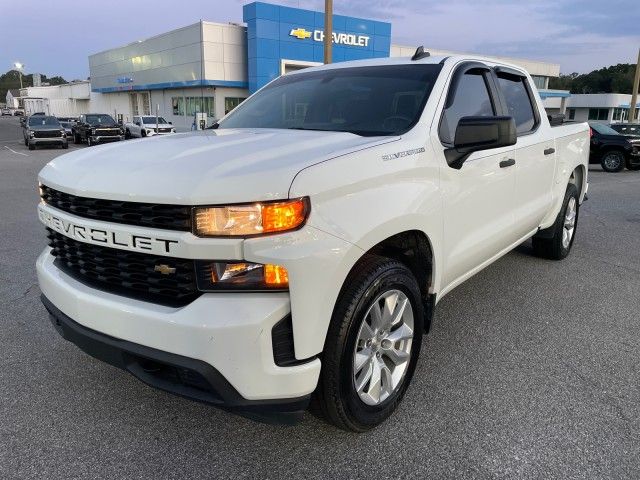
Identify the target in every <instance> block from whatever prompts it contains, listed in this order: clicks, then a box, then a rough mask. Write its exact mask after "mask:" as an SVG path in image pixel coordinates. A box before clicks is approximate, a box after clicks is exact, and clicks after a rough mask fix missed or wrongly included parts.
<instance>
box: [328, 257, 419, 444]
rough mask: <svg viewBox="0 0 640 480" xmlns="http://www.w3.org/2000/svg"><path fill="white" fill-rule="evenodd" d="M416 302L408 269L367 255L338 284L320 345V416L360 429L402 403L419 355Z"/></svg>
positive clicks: (416, 291)
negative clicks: (337, 294) (342, 283)
mask: <svg viewBox="0 0 640 480" xmlns="http://www.w3.org/2000/svg"><path fill="white" fill-rule="evenodd" d="M423 328H424V307H423V304H422V299H421V295H420V289H419V287H418V284H417V282H416V279H415V277H414V276H413V274H412V273H411V271H410V270H409V269H408V268H407V267H406V266H404V265H403V264H401V263H399V262H397V261H395V260H390V259H387V258H384V257H378V256H367V257H365V258H364V259H363V260H362V261H361V262H360V264H358V265H357V266H356V267H355V268H354V271H353V272H352V273H351V274H350V275H349V277H348V278H347V280H346V281H345V286H344V287H343V290H342V292H341V294H340V297H339V299H338V302H337V304H336V307H335V310H334V313H333V316H332V319H331V324H330V326H329V331H328V333H327V339H326V341H325V348H324V351H323V354H322V372H321V374H320V380H319V382H318V389H317V391H316V395H317V397H316V399H317V400H318V403H319V406H320V408H321V410H322V412H323V414H324V416H325V417H326V418H327V419H328V420H329V421H330V422H331V423H333V424H334V425H336V426H337V427H339V428H342V429H344V430H350V431H354V432H363V431H366V430H369V429H370V428H373V427H375V426H376V425H379V424H380V423H382V422H383V421H384V420H385V419H387V418H388V417H389V416H390V415H391V414H392V413H393V411H394V410H395V409H396V408H397V406H398V404H399V403H400V401H401V400H402V397H403V396H404V394H405V392H406V390H407V387H408V386H409V382H410V381H411V377H412V376H413V372H414V370H415V367H416V362H417V359H418V355H419V353H420V343H421V340H422V331H423Z"/></svg>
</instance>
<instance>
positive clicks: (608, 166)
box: [600, 150, 625, 172]
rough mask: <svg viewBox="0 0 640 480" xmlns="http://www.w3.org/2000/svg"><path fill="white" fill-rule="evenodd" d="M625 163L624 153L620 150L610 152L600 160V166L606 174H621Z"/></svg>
mask: <svg viewBox="0 0 640 480" xmlns="http://www.w3.org/2000/svg"><path fill="white" fill-rule="evenodd" d="M624 163H625V162H624V153H622V152H621V151H620V150H609V151H608V152H605V153H604V154H603V155H602V158H601V159H600V164H601V165H602V169H603V170H604V171H605V172H619V171H620V170H622V169H623V168H624Z"/></svg>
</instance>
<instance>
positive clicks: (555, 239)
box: [533, 183, 580, 260]
mask: <svg viewBox="0 0 640 480" xmlns="http://www.w3.org/2000/svg"><path fill="white" fill-rule="evenodd" d="M579 198H580V194H579V193H578V189H577V187H576V186H575V185H574V184H573V183H570V184H569V185H568V186H567V191H566V192H565V194H564V201H563V202H562V208H561V209H560V213H558V216H557V218H556V221H555V222H554V224H553V225H552V226H550V227H549V228H546V229H544V230H542V231H540V232H538V233H537V234H536V235H534V237H533V251H534V252H535V254H536V255H537V256H538V257H541V258H548V259H550V260H562V259H563V258H566V257H567V255H569V252H570V251H571V247H572V246H573V241H574V240H575V238H576V231H577V229H578V216H579V213H580V204H579ZM570 205H571V206H570ZM570 210H572V211H573V215H569V213H570ZM570 217H571V218H572V219H571V218H570ZM569 222H571V225H572V229H571V230H569V228H568V225H569V224H570V223H569ZM565 227H567V228H565ZM565 229H566V230H567V233H565ZM566 235H568V237H569V238H568V241H567V238H566Z"/></svg>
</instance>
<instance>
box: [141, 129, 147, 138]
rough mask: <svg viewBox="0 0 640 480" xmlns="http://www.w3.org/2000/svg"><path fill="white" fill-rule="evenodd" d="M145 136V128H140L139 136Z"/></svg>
mask: <svg viewBox="0 0 640 480" xmlns="http://www.w3.org/2000/svg"><path fill="white" fill-rule="evenodd" d="M146 136H147V132H146V131H145V129H144V128H143V129H142V130H140V138H144V137H146Z"/></svg>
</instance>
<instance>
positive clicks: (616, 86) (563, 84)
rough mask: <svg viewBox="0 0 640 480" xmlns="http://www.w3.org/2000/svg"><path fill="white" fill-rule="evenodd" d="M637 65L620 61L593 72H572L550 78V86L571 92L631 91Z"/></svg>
mask: <svg viewBox="0 0 640 480" xmlns="http://www.w3.org/2000/svg"><path fill="white" fill-rule="evenodd" d="M635 70H636V66H635V65H634V64H630V63H619V64H618V65H612V66H611V67H605V68H601V69H600V70H594V71H593V72H591V73H584V74H578V73H571V74H569V75H560V77H558V78H551V79H549V88H553V89H559V90H570V91H571V93H629V94H630V93H631V90H632V89H633V76H634V74H635Z"/></svg>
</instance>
